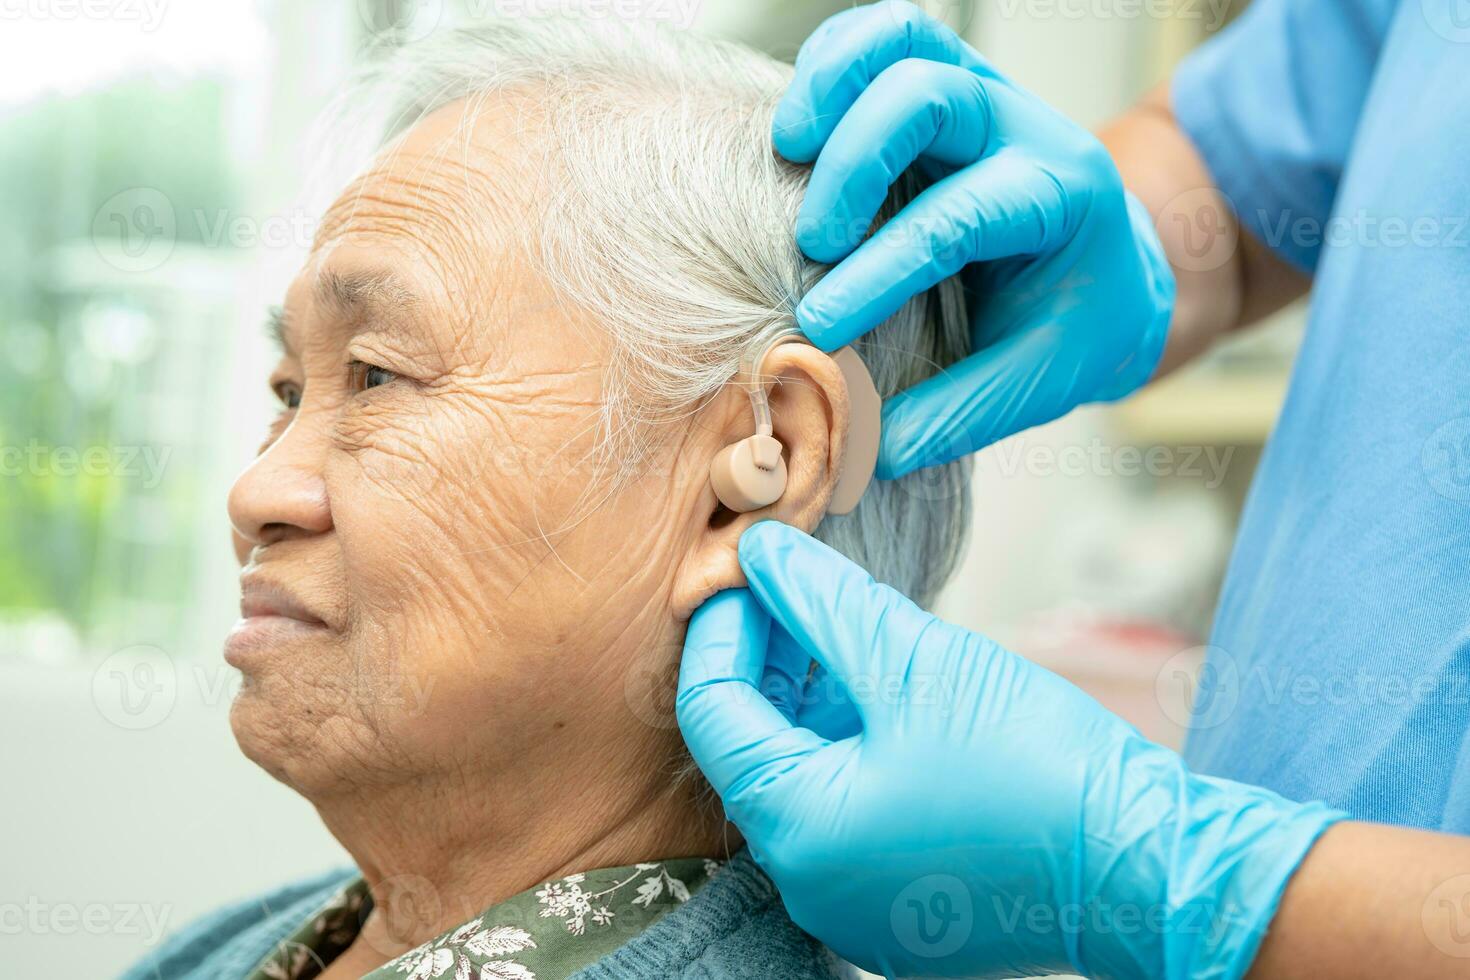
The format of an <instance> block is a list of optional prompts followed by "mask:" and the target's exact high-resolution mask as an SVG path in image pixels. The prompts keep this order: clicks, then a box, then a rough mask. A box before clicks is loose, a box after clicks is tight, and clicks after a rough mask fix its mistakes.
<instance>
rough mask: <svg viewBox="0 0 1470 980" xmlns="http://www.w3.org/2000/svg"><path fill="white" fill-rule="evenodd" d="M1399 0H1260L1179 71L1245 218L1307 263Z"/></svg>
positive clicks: (1200, 141)
mask: <svg viewBox="0 0 1470 980" xmlns="http://www.w3.org/2000/svg"><path fill="white" fill-rule="evenodd" d="M1395 6H1396V4H1395V2H1394V0H1256V2H1255V3H1253V4H1252V5H1251V6H1250V7H1249V8H1248V9H1247V10H1246V11H1245V13H1244V14H1242V15H1241V17H1240V18H1239V20H1237V21H1236V22H1235V23H1233V24H1231V25H1230V26H1229V27H1227V28H1226V29H1225V30H1224V31H1222V32H1221V33H1220V34H1219V35H1218V36H1216V37H1215V38H1213V39H1212V40H1210V41H1209V42H1208V43H1206V44H1205V45H1203V46H1202V47H1201V48H1200V49H1199V50H1198V51H1196V52H1194V54H1193V55H1191V56H1190V57H1189V58H1188V59H1186V60H1185V62H1184V63H1183V64H1182V65H1180V67H1179V69H1178V70H1177V71H1176V72H1175V74H1174V78H1173V81H1172V84H1171V91H1170V102H1171V106H1172V110H1173V113H1174V116H1175V118H1176V119H1177V120H1178V121H1179V125H1180V126H1181V127H1182V128H1183V129H1184V131H1185V132H1186V133H1187V134H1188V135H1189V137H1190V139H1191V140H1193V141H1194V143H1195V145H1196V146H1197V147H1198V148H1199V151H1200V153H1201V155H1202V156H1203V157H1204V159H1205V162H1206V164H1207V165H1208V166H1209V168H1210V171H1211V173H1212V174H1213V175H1214V177H1215V180H1216V184H1217V186H1218V187H1219V189H1220V190H1221V192H1222V193H1224V195H1225V196H1226V198H1227V199H1229V201H1230V202H1231V204H1232V205H1233V207H1234V208H1235V211H1236V214H1237V216H1238V217H1239V220H1240V222H1241V224H1242V225H1243V226H1244V227H1245V228H1246V229H1247V230H1248V231H1250V233H1251V234H1252V235H1254V236H1255V237H1256V238H1257V239H1258V240H1259V241H1261V242H1262V243H1263V244H1265V245H1266V246H1267V247H1268V248H1270V249H1271V250H1272V251H1273V252H1275V253H1276V254H1277V255H1279V256H1281V257H1282V258H1283V259H1285V260H1286V261H1288V262H1290V263H1291V264H1292V265H1294V266H1296V267H1297V268H1298V269H1300V270H1302V271H1303V272H1307V273H1310V272H1312V270H1313V269H1314V268H1315V267H1316V264H1317V257H1318V254H1319V253H1320V251H1321V243H1322V237H1323V236H1322V235H1321V234H1308V235H1304V234H1300V233H1298V234H1293V230H1292V229H1293V225H1294V224H1295V223H1297V222H1303V221H1305V222H1307V223H1310V224H1311V225H1312V226H1314V227H1315V228H1316V229H1318V230H1319V231H1320V229H1321V228H1322V227H1323V226H1324V225H1325V223H1326V222H1327V219H1328V218H1329V216H1330V215H1331V213H1332V205H1333V201H1334V199H1335V198H1336V196H1337V186H1338V181H1339V179H1340V177H1341V175H1342V171H1343V166H1344V163H1345V162H1346V160H1347V157H1348V154H1349V152H1350V151H1351V148H1352V143H1353V138H1354V134H1355V132H1356V130H1357V125H1358V118H1359V116H1360V115H1361V112H1362V107H1363V104H1364V101H1365V100H1366V98H1367V95H1368V91H1369V88H1370V85H1371V83H1372V79H1373V72H1374V68H1375V66H1376V64H1377V61H1378V54H1379V51H1380V49H1381V48H1382V45H1383V40H1384V37H1385V35H1386V34H1387V32H1388V27H1389V23H1390V21H1391V20H1392V17H1393V13H1394V8H1395Z"/></svg>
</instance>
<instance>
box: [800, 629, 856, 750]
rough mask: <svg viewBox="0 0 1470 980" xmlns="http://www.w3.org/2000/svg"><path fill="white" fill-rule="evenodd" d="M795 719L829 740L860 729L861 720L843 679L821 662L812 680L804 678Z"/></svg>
mask: <svg viewBox="0 0 1470 980" xmlns="http://www.w3.org/2000/svg"><path fill="white" fill-rule="evenodd" d="M782 632H783V633H784V632H785V631H784V630H783V631H782ZM796 723H797V724H798V725H800V726H801V727H802V728H810V729H811V730H812V731H814V732H816V733H817V734H818V735H820V736H822V737H823V738H825V739H826V740H827V741H829V742H840V741H842V740H843V739H845V738H851V737H852V736H854V735H857V734H860V733H861V732H862V730H863V720H862V719H861V718H859V717H858V713H857V709H856V708H855V707H853V703H852V696H851V695H850V694H848V692H847V689H846V688H844V687H843V686H842V682H841V681H839V680H838V679H837V678H836V677H835V676H834V675H833V674H832V672H831V671H830V670H828V669H827V668H826V667H823V666H821V665H820V664H819V665H818V666H817V669H816V671H815V673H813V674H812V678H811V680H809V681H807V685H806V692H805V694H804V695H803V696H802V700H801V707H800V708H799V709H798V710H797V712H796Z"/></svg>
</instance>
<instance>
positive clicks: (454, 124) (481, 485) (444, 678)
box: [229, 100, 846, 971]
mask: <svg viewBox="0 0 1470 980" xmlns="http://www.w3.org/2000/svg"><path fill="white" fill-rule="evenodd" d="M548 152H550V151H549V150H547V149H546V148H544V146H543V145H542V143H541V142H540V141H539V140H538V139H537V134H536V127H535V114H534V110H533V108H532V107H531V106H530V105H529V104H527V103H523V102H511V101H509V100H501V101H498V102H495V103H492V104H489V105H486V106H483V107H482V109H481V111H480V113H479V114H477V115H476V116H475V117H474V118H473V120H471V119H470V118H469V117H467V116H466V114H465V109H464V107H463V106H461V105H451V106H447V107H445V108H443V109H441V110H439V111H438V112H436V113H435V114H433V115H432V116H431V117H429V118H428V119H426V120H424V121H422V122H421V123H419V124H418V125H417V126H416V127H414V129H413V130H411V131H410V132H409V133H408V134H406V135H405V136H404V137H403V138H401V139H400V141H399V142H398V143H397V144H396V145H394V146H392V147H390V148H389V149H388V150H385V151H384V153H383V154H382V155H381V156H380V158H379V160H378V161H377V163H376V164H375V165H374V166H373V167H372V168H371V169H370V170H369V171H368V172H367V173H366V174H365V175H364V176H362V177H361V178H359V179H358V180H357V181H356V182H355V183H354V184H353V185H352V186H350V187H349V188H347V189H346V190H345V191H344V193H343V194H342V196H341V198H340V199H339V200H338V202H337V203H336V204H335V205H334V206H333V207H332V209H331V210H330V212H329V213H328V215H327V216H326V219H325V221H324V222H323V225H322V227H321V229H320V231H319V234H318V237H317V240H316V242H315V244H314V247H313V249H312V252H311V254H310V256H309V258H308V260H307V262H306V265H305V267H304V268H303V269H302V270H301V273H300V274H299V276H298V277H297V278H296V280H295V281H294V283H293V284H292V285H291V287H290V289H289V291H288V293H287V295H286V299H285V304H284V327H283V330H282V334H283V340H284V348H285V350H284V353H283V356H282V357H281V360H280V363H279V365H278V366H277V368H276V370H275V372H274V374H273V376H272V378H271V384H272V386H273V387H274V388H275V389H276V391H277V393H278V394H279V395H281V396H283V407H282V410H281V415H280V417H279V419H278V421H277V422H276V424H275V425H274V426H273V428H272V431H271V433H270V435H269V437H268V439H267V441H266V443H265V445H264V446H263V448H262V451H261V454H260V456H259V457H258V458H257V460H256V461H255V462H254V464H253V465H251V467H250V468H249V469H247V470H246V471H245V472H244V473H243V474H242V475H241V476H240V478H239V480H238V482H237V483H236V485H235V487H234V489H233V491H232V492H231V494H230V501H229V509H230V517H231V521H232V524H233V525H234V527H235V529H236V549H237V553H238V555H239V558H240V561H241V563H242V565H243V566H244V571H245V579H246V581H255V582H259V581H264V582H268V583H270V584H271V585H272V586H274V587H276V588H279V589H284V590H286V591H287V592H288V593H290V594H291V595H292V596H294V599H295V601H297V602H298V603H299V605H300V606H302V607H304V608H305V610H306V611H307V613H308V614H309V616H310V617H314V618H315V619H319V620H320V621H321V623H322V624H324V625H321V626H319V627H316V628H308V629H303V630H297V631H295V632H291V633H288V634H285V635H282V636H274V635H272V636H271V637H270V638H268V639H267V640H259V639H257V640H256V641H255V642H253V643H249V644H242V645H240V647H239V648H238V649H232V650H231V652H230V653H229V656H230V658H231V660H232V662H235V663H236V664H237V666H239V667H240V668H241V670H242V671H243V673H244V676H245V684H244V685H243V688H242V691H241V693H240V695H239V697H238V698H237V700H236V703H235V705H234V708H233V711H232V714H231V722H232V725H233V728H234V731H235V734H236V737H237V739H238V741H239V743H240V746H241V748H242V749H243V751H244V752H245V753H246V755H248V756H249V757H250V758H251V759H252V760H254V761H255V762H257V763H258V764H260V765H261V766H263V767H264V768H265V769H266V770H268V771H269V772H270V773H271V774H272V775H274V776H275V777H277V778H278V779H280V780H282V781H283V782H285V783H286V784H288V785H289V786H291V787H293V788H294V789H296V790H297V791H298V792H300V793H302V794H303V795H304V796H305V797H307V798H308V799H309V800H310V801H311V802H312V803H313V804H314V805H315V806H316V807H317V809H318V811H319V812H320V813H321V815H322V817H323V819H324V820H325V822H326V824H327V825H328V827H329V828H330V829H331V830H332V832H333V833H334V834H335V835H336V836H337V837H338V839H339V840H341V841H342V842H343V844H344V846H346V847H347V849H348V850H349V851H350V852H351V853H352V855H353V857H354V859H355V860H356V861H357V862H358V864H359V866H360V867H361V868H362V869H363V872H364V874H365V876H366V877H367V879H368V882H369V885H370V886H372V887H373V889H374V895H375V900H376V906H377V907H376V908H375V910H374V913H373V916H372V917H370V920H369V922H368V923H367V924H366V925H365V927H364V931H363V940H365V941H366V942H364V941H362V940H360V941H359V943H358V944H356V945H355V946H354V948H353V950H350V951H349V952H348V953H347V954H344V957H343V960H342V963H340V964H334V965H333V966H334V970H337V969H340V970H343V971H346V970H347V968H348V964H349V963H351V964H352V968H353V969H361V968H370V967H371V965H372V964H373V963H374V962H382V961H384V960H385V959H386V958H387V957H388V956H390V955H393V954H396V953H397V952H399V951H401V950H403V949H406V948H411V946H412V945H416V944H417V943H418V942H420V941H423V940H425V939H428V938H431V937H432V936H433V935H435V934H436V933H437V932H438V931H440V930H442V929H444V928H448V927H449V926H452V925H455V924H457V923H458V922H460V921H462V920H463V919H464V918H466V917H468V916H470V915H473V914H475V913H477V912H478V911H479V910H480V909H482V908H483V907H484V906H485V905H488V904H490V903H491V902H493V901H495V900H498V899H499V898H504V897H507V896H509V895H510V894H514V893H515V892H517V891H520V890H522V889H524V888H526V887H529V886H530V885H532V884H535V883H536V882H538V881H541V880H544V879H546V878H549V877H553V876H555V875H557V874H560V873H567V872H570V871H575V870H585V869H588V868H592V867H603V866H608V865H612V864H618V863H623V862H631V861H637V860H645V859H650V858H662V857H672V856H677V855H695V854H709V855H712V856H719V855H722V854H724V853H725V852H726V851H727V849H728V847H729V845H730V842H731V837H730V836H729V834H728V833H727V831H726V828H725V826H724V824H723V821H722V820H721V819H720V818H719V817H718V815H717V813H715V812H713V811H714V810H715V809H716V808H714V807H711V806H709V805H704V806H700V805H699V804H698V800H697V799H696V798H697V797H698V796H699V795H700V788H699V786H698V784H697V783H696V782H695V781H693V780H688V779H683V780H680V779H676V778H674V775H673V771H674V769H675V768H676V767H677V765H678V764H679V763H680V762H681V760H682V759H683V755H682V753H683V749H682V743H681V742H680V739H679V735H678V731H677V727H676V725H675V722H674V718H673V711H672V690H673V677H674V671H675V669H676V665H677V661H678V656H679V650H680V648H681V645H682V642H683V636H684V626H685V622H686V621H687V619H688V616H689V614H690V613H691V612H692V610H693V609H694V607H695V606H697V605H698V604H699V602H700V601H702V600H703V599H704V598H705V597H706V596H708V595H709V594H711V593H712V592H713V591H715V590H717V589H720V588H727V587H731V586H736V585H739V584H741V583H742V581H743V579H742V577H741V573H740V570H739V564H738V561H737V559H736V553H735V546H736V542H737V540H738V537H739V534H740V532H741V531H742V530H743V529H744V528H745V527H747V526H749V525H750V524H751V523H753V522H754V521H755V520H758V519H761V518H764V517H777V518H779V519H782V520H786V521H788V522H790V523H793V524H796V525H797V526H801V527H805V528H808V529H809V528H811V527H812V526H814V525H815V524H816V522H817V521H818V520H819V519H820V516H821V513H822V511H823V508H824V507H825V504H826V500H827V498H828V496H830V492H831V486H832V483H833V474H834V473H835V470H836V464H837V462H838V461H839V459H840V454H841V450H842V445H843V440H844V439H845V431H846V393H845V389H844V388H843V386H842V382H841V377H840V374H839V373H837V372H836V370H835V368H834V367H833V366H832V364H831V362H830V360H828V359H827V358H826V357H825V356H824V355H822V354H820V353H819V352H817V351H815V350H814V349H812V348H805V347H798V346H797V345H786V346H785V347H783V348H781V349H780V351H779V358H778V361H777V363H775V364H772V363H771V362H768V370H770V371H772V373H778V374H780V375H781V376H782V378H783V380H789V381H797V382H799V383H796V384H782V385H779V386H777V387H776V389H775V390H774V391H773V396H772V397H773V407H774V408H775V410H776V415H777V419H778V432H777V435H778V436H779V437H781V438H782V439H783V441H784V442H785V443H786V444H787V447H788V453H789V456H788V458H789V463H790V468H791V482H790V485H789V490H788V493H787V495H786V496H785V497H784V498H783V499H782V501H780V502H778V503H777V504H776V505H774V506H773V507H771V508H767V509H765V510H763V511H760V512H757V513H755V514H751V515H741V516H739V517H736V518H734V519H730V515H728V514H721V512H720V508H719V505H718V503H717V501H716V500H715V499H714V496H713V493H712V492H711V491H710V489H709V487H708V482H707V478H706V476H707V472H708V465H709V460H710V458H711V457H712V456H713V455H714V454H715V453H716V452H717V451H718V450H719V449H720V448H721V447H723V446H724V445H726V444H727V443H729V442H731V441H733V440H734V439H737V438H740V437H742V436H744V435H748V434H749V432H750V418H749V407H748V403H747V402H746V400H745V398H744V397H743V396H742V395H740V394H739V393H738V392H737V391H735V390H733V389H732V390H730V391H727V392H725V393H724V394H722V395H721V396H720V397H718V398H716V399H715V400H713V401H712V402H711V403H709V404H708V405H706V406H704V407H702V408H701V409H700V410H699V411H698V412H697V413H693V414H691V415H690V416H689V417H688V418H686V419H685V420H683V421H682V422H679V423H676V424H674V425H673V426H672V427H666V431H663V432H662V433H661V436H662V438H661V439H660V441H659V442H658V446H659V450H658V452H657V453H656V454H655V458H654V460H653V461H652V463H651V465H649V466H647V467H645V468H643V469H640V471H639V472H638V473H637V474H635V475H634V476H633V478H632V479H630V480H628V481H626V482H625V483H622V484H619V483H615V482H613V481H611V480H609V478H608V477H609V474H608V473H607V472H605V469H604V470H599V468H598V466H597V465H596V460H597V459H598V457H597V454H596V453H594V449H595V448H596V436H597V431H598V430H597V421H598V412H599V409H600V405H601V392H602V385H603V370H604V367H605V364H606V360H607V353H608V351H607V341H606V338H605V337H604V336H603V335H602V334H601V333H600V332H599V330H598V328H597V324H596V321H595V318H594V317H592V316H590V315H587V314H586V313H581V312H578V311H574V310H570V309H568V308H567V307H566V306H565V305H564V304H561V303H558V302H557V297H556V296H555V295H553V294H552V292H551V291H550V290H549V288H548V287H547V285H546V284H545V283H544V282H543V281H542V280H541V279H540V278H539V277H538V275H537V273H536V272H535V271H534V267H533V265H532V264H531V263H530V262H528V259H527V254H526V249H527V247H528V239H531V238H533V237H534V230H535V227H536V220H537V207H536V201H537V199H538V195H539V194H541V193H542V192H543V191H544V189H545V188H544V187H543V186H541V184H540V183H539V182H542V181H545V180H546V179H547V178H546V177H545V176H544V175H545V174H547V173H549V172H551V171H552V169H553V168H551V167H549V166H547V161H546V160H545V159H544V157H545V155H546V154H547V153H548ZM352 362H360V364H358V365H354V364H353V363H352ZM650 693H652V695H653V700H650ZM405 882H407V883H409V884H408V885H405ZM395 888H397V889H398V890H400V891H403V890H405V889H406V890H408V891H415V892H416V894H415V895H414V896H413V897H414V899H415V901H416V903H417V904H410V903H409V902H407V901H402V902H397V903H396V904H397V905H399V906H401V909H400V910H398V911H397V912H395V911H394V906H395V892H394V889H395ZM425 895H428V899H427V900H426V899H425ZM389 920H391V921H389Z"/></svg>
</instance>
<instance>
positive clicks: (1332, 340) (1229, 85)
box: [1172, 0, 1470, 833]
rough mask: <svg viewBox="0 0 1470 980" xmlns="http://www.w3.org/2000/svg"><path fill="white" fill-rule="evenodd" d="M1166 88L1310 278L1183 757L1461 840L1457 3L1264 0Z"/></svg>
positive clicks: (1253, 228)
mask: <svg viewBox="0 0 1470 980" xmlns="http://www.w3.org/2000/svg"><path fill="white" fill-rule="evenodd" d="M1172 104H1173V109H1174V112H1175V114H1176V116H1177V117H1178V119H1179V121H1180V123H1181V124H1182V126H1183V128H1184V129H1185V131H1186V132H1188V133H1189V135H1190V136H1191V138H1192V139H1193V140H1194V141H1195V143H1196V144H1197V145H1198V147H1199V149H1200V151H1201V152H1202V154H1203V156H1204V158H1205V161H1206V163H1207V164H1208V165H1209V167H1210V169H1211V170H1212V172H1213V173H1214V175H1215V177H1216V178H1217V181H1218V184H1219V186H1220V188H1221V189H1222V190H1223V191H1224V192H1225V194H1226V195H1227V196H1228V197H1229V198H1230V200H1231V201H1232V202H1233V205H1234V207H1235V209H1236V211H1237V212H1238V214H1239V216H1240V219H1241V222H1242V224H1243V225H1244V226H1245V227H1246V228H1248V229H1249V230H1250V232H1251V233H1252V234H1254V235H1255V236H1256V237H1257V238H1258V239H1260V240H1261V241H1262V242H1263V243H1265V244H1266V245H1267V246H1269V247H1270V248H1272V249H1273V250H1274V251H1275V252H1276V253H1277V254H1278V255H1280V256H1281V257H1283V258H1284V259H1286V260H1287V261H1289V262H1290V263H1292V264H1294V265H1295V266H1297V267H1298V268H1300V269H1302V270H1304V271H1305V272H1307V273H1310V274H1311V276H1312V277H1313V288H1312V296H1311V313H1310V318H1309V324H1308V327H1307V332H1306V338H1305V341H1304V344H1303V347H1302V350H1301V353H1300V355H1299V356H1298V358H1297V362H1296V365H1295V368H1294V374H1293V377H1292V383H1291V388H1290V394H1289V395H1288V397H1287V400H1286V404H1285V407H1284V409H1283V411H1282V415H1281V419H1280V421H1279V423H1278V425H1277V427H1276V430H1275V432H1274V433H1273V435H1272V437H1271V439H1270V442H1269V443H1268V445H1267V447H1266V451H1265V454H1264V457H1263V459H1262V462H1261V465H1260V469H1259V471H1258V473H1257V476H1256V479H1255V483H1254V486H1253V487H1252V490H1251V493H1250V497H1249V500H1248V501H1247V505H1246V509H1245V513H1244V516H1243V518H1242V526H1241V531H1240V536H1239V539H1238V542H1237V544H1236V548H1235V553H1234V555H1233V557H1232V559H1231V563H1230V570H1229V574H1228V576H1227V580H1226V583H1225V587H1224V591H1223V594H1222V597H1221V601H1220V607H1219V610H1218V613H1217V616H1216V622H1215V628H1214V635H1213V638H1212V640H1211V644H1212V646H1213V648H1214V649H1212V651H1211V654H1210V657H1209V661H1208V667H1207V670H1206V674H1205V678H1204V682H1203V683H1202V685H1201V688H1200V690H1199V692H1198V695H1197V702H1196V717H1195V726H1194V729H1193V731H1192V732H1191V734H1190V738H1189V741H1188V744H1187V749H1186V754H1187V756H1188V758H1189V760H1190V762H1191V764H1192V765H1193V766H1195V767H1196V768H1197V769H1198V770H1200V771H1202V772H1205V773H1209V774H1213V775H1220V776H1225V777H1229V778H1231V779H1238V780H1243V781H1246V782H1251V783H1256V784H1259V785H1264V786H1268V787H1271V788H1272V789H1275V790H1277V791H1278V792H1280V793H1282V794H1283V795H1285V796H1288V797H1291V798H1294V799H1299V800H1308V799H1322V800H1326V801H1328V802H1329V803H1331V804H1333V805H1334V806H1338V807H1341V808H1343V809H1345V810H1347V811H1348V812H1350V813H1351V814H1353V815H1354V816H1357V817H1359V818H1363V819H1370V820H1377V821H1386V822H1392V823H1397V824H1404V825H1412V826H1418V827H1429V828H1439V829H1443V830H1448V831H1455V832H1459V833H1467V832H1470V0H1402V2H1399V3H1394V2H1386V0H1256V2H1255V3H1253V4H1252V5H1251V6H1250V7H1249V8H1247V9H1246V11H1245V12H1244V13H1243V14H1242V16H1241V17H1240V19H1239V20H1238V21H1237V22H1236V23H1235V24H1233V25H1232V26H1230V27H1229V28H1227V29H1226V30H1224V31H1223V32H1221V34H1220V35H1219V36H1217V37H1216V38H1214V39H1213V40H1212V41H1211V42H1209V43H1208V44H1206V45H1205V46H1204V47H1202V48H1201V49H1200V50H1199V51H1197V52H1196V53H1195V54H1194V55H1193V57H1192V58H1191V59H1190V60H1188V61H1187V62H1186V63H1185V64H1184V65H1183V66H1181V68H1180V70H1179V72H1178V73H1177V75H1176V77H1175V79H1174V82H1173V87H1172Z"/></svg>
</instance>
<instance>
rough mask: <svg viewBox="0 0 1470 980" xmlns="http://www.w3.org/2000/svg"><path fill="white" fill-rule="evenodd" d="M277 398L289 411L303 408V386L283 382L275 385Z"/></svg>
mask: <svg viewBox="0 0 1470 980" xmlns="http://www.w3.org/2000/svg"><path fill="white" fill-rule="evenodd" d="M275 392H276V397H277V398H279V399H280V401H281V405H282V406H283V407H285V408H287V409H292V408H300V407H301V386H300V385H298V384H295V383H294V382H291V381H281V382H278V383H277V384H276V385H275Z"/></svg>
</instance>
